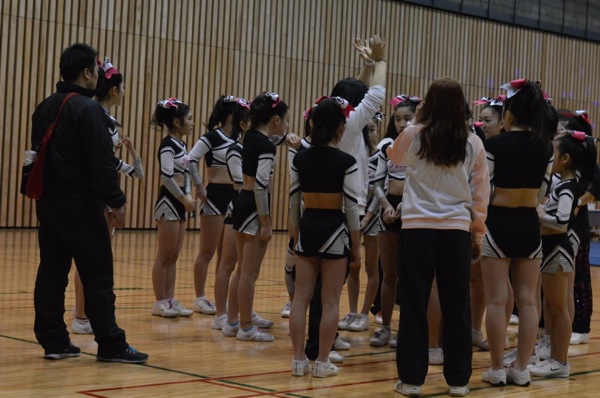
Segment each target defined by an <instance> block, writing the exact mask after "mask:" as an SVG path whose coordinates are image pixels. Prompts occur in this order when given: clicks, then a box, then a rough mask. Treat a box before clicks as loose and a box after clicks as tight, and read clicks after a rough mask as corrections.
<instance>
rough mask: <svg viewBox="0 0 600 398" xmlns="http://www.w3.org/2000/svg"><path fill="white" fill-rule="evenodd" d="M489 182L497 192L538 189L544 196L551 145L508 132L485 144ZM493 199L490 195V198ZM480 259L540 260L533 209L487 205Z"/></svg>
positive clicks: (525, 132)
mask: <svg viewBox="0 0 600 398" xmlns="http://www.w3.org/2000/svg"><path fill="white" fill-rule="evenodd" d="M485 149H486V157H487V162H488V169H489V173H490V182H491V184H492V185H493V187H497V188H532V189H539V194H538V198H539V199H540V201H541V200H542V198H543V197H545V196H546V194H547V191H548V187H549V185H550V177H551V172H552V162H553V156H552V154H553V149H552V145H551V144H549V143H545V142H543V141H540V140H536V139H535V138H534V137H533V134H532V133H531V132H528V131H507V132H504V133H502V134H499V135H497V136H494V137H491V138H489V139H487V140H486V141H485ZM492 195H493V194H492ZM485 224H486V226H487V232H486V234H485V236H484V238H483V245H482V255H483V256H486V257H496V258H541V257H542V238H541V234H540V220H539V218H538V215H537V211H536V209H535V208H534V207H531V208H529V207H516V208H511V207H501V206H494V205H489V207H488V216H487V219H486V222H485Z"/></svg>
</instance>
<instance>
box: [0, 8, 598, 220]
mask: <svg viewBox="0 0 600 398" xmlns="http://www.w3.org/2000/svg"><path fill="white" fill-rule="evenodd" d="M0 12H1V19H0V32H1V38H0V41H1V42H0V60H1V62H0V109H1V110H2V113H3V117H2V118H0V159H1V162H0V227H35V226H36V222H37V221H36V216H35V208H34V205H33V202H32V201H31V200H29V199H27V198H24V197H23V196H22V195H20V194H19V193H18V187H19V182H20V168H21V163H22V161H23V154H24V151H25V149H26V148H27V147H28V146H29V145H30V138H29V134H30V129H31V114H32V113H33V110H34V109H35V106H36V104H37V103H39V102H40V101H41V100H42V99H43V98H45V97H46V96H48V95H49V94H51V93H52V92H53V91H54V87H55V83H56V81H58V80H59V78H60V76H59V72H58V62H59V57H60V53H61V51H62V50H63V49H64V48H65V47H66V46H68V45H69V44H71V43H73V42H76V41H81V42H87V43H90V44H92V45H93V46H94V47H96V48H97V49H98V50H99V52H100V56H101V57H103V56H104V55H107V56H108V57H109V58H110V59H111V61H112V62H113V64H114V65H115V66H116V67H117V68H118V69H119V70H120V71H122V72H123V74H124V76H125V84H126V93H125V101H124V105H123V106H122V107H121V108H119V109H117V110H116V112H115V116H116V117H117V119H118V120H119V121H120V122H121V123H122V124H123V126H124V132H125V133H126V134H128V135H129V136H130V137H131V139H132V141H133V143H134V145H135V147H136V149H137V151H138V153H139V154H140V155H141V156H142V158H143V164H144V168H145V171H146V179H145V180H143V181H139V180H132V179H129V178H126V177H122V187H123V189H124V191H125V192H126V194H127V196H128V201H129V203H128V210H127V220H126V225H127V226H128V227H129V228H155V223H154V220H153V217H152V215H153V206H154V201H155V198H156V196H157V192H158V187H159V184H160V179H159V171H158V161H157V155H156V153H157V148H158V146H159V143H160V140H161V138H162V136H163V134H165V132H161V131H159V130H156V129H154V128H153V127H152V126H151V125H150V119H151V115H152V112H153V110H154V107H155V104H156V102H157V101H158V100H160V99H163V98H167V97H177V98H180V99H181V100H183V101H184V102H186V103H188V104H190V106H191V107H192V109H193V112H194V118H195V121H196V131H195V133H194V135H193V136H189V137H188V138H187V145H188V148H191V147H192V146H193V145H194V143H195V141H196V140H197V139H198V138H199V137H200V135H201V134H203V133H204V132H205V131H204V128H203V125H202V122H206V121H207V120H208V116H209V114H210V111H211V108H212V105H213V103H214V101H215V100H216V99H217V98H218V96H219V95H221V94H227V95H228V94H232V95H236V96H242V97H246V98H249V99H251V98H252V97H253V96H255V95H256V94H258V93H259V92H262V91H276V92H278V93H280V94H281V95H282V97H283V99H284V100H285V101H286V102H287V103H288V105H289V106H290V111H291V112H292V119H291V123H290V131H291V132H297V133H300V134H301V131H302V125H303V119H302V113H303V111H304V110H305V109H306V108H307V107H308V106H310V105H311V103H312V100H313V99H315V98H318V97H319V96H321V95H324V94H328V93H329V92H330V91H331V88H332V87H333V85H334V84H335V82H336V81H337V80H338V79H340V78H343V77H348V76H356V75H357V74H358V72H359V69H360V67H361V65H362V62H361V61H360V60H359V58H358V57H357V56H356V55H355V52H354V50H353V48H352V46H351V41H352V39H353V38H354V37H356V36H360V37H367V36H369V35H372V34H375V33H379V34H381V35H383V36H385V37H386V38H387V42H388V61H387V64H388V72H389V73H388V84H387V87H388V99H389V98H391V97H392V96H394V95H397V94H401V93H407V94H411V95H420V96H424V95H425V92H426V90H427V87H428V85H429V84H430V83H431V81H432V80H433V79H435V78H436V77H441V76H451V77H454V78H455V79H457V80H458V81H460V82H461V83H462V85H463V88H464V90H465V94H466V96H467V98H468V99H469V100H475V99H478V98H480V97H482V96H496V95H498V94H500V91H499V89H498V87H499V86H500V85H501V84H502V83H504V82H506V81H508V80H512V79H514V78H520V77H526V78H530V79H539V80H541V81H542V82H543V87H544V90H545V91H547V92H548V93H550V94H551V96H552V97H553V98H554V105H555V106H556V107H557V108H569V109H572V110H575V109H586V110H588V112H589V114H590V116H591V119H592V120H597V118H598V117H600V115H599V114H598V94H599V93H598V87H599V79H600V68H598V67H597V66H598V49H599V45H598V44H597V43H594V42H589V41H583V40H578V39H573V38H566V37H560V36H557V35H554V34H550V33H542V32H539V31H534V30H528V29H525V28H518V27H513V26H509V25H506V24H501V23H497V22H490V21H486V20H483V19H475V18H471V17H465V16H461V15H457V14H451V13H446V12H443V11H437V10H433V9H429V8H423V7H419V6H414V5H408V4H406V3H400V2H394V1H389V0H322V1H312V0H296V1H285V0H243V1H242V0H228V1H212V0H211V1H209V0H143V1H142V0H124V1H116V0H103V1H94V2H91V1H83V0H79V1H77V0H56V1H50V0H43V1H40V0H0ZM389 111H390V109H389V106H387V105H386V107H385V109H384V112H387V113H389ZM382 130H383V127H382ZM122 156H123V158H124V160H126V161H127V160H128V157H127V154H126V153H125V150H123V153H122ZM129 160H131V159H129ZM288 178H289V177H288V173H287V150H286V148H280V149H278V162H277V166H276V175H275V186H274V187H275V189H274V195H273V225H274V228H275V229H279V230H282V229H286V228H287V208H288V205H287V187H288ZM189 226H190V228H199V221H198V219H196V220H191V221H190V225H189Z"/></svg>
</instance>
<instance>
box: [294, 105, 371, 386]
mask: <svg viewBox="0 0 600 398" xmlns="http://www.w3.org/2000/svg"><path fill="white" fill-rule="evenodd" d="M351 110H352V106H351V105H350V104H349V103H348V102H347V101H346V100H344V99H342V98H339V97H336V98H327V97H323V98H321V99H319V100H318V101H317V106H316V108H315V109H314V110H313V112H312V119H311V120H312V122H313V124H312V129H311V139H312V140H311V143H312V145H313V146H312V147H311V148H309V149H307V150H305V151H302V152H301V153H299V154H298V155H297V156H296V157H295V158H294V161H293V166H292V169H291V170H292V171H291V173H292V179H291V184H290V195H291V196H290V217H291V224H292V231H293V234H294V242H295V243H296V244H295V251H296V253H295V254H296V291H295V294H294V301H293V302H292V310H291V313H290V335H291V337H292V346H293V348H294V359H293V360H292V364H291V368H292V375H294V376H303V375H305V374H307V373H309V372H311V366H310V364H309V360H308V358H307V357H306V354H305V352H304V335H305V327H306V310H307V308H308V304H309V302H310V300H311V297H312V295H313V292H314V286H315V282H316V279H317V276H318V274H319V273H321V277H322V284H323V288H322V291H321V302H322V306H323V312H322V317H321V327H320V331H319V355H318V357H317V359H316V361H315V367H314V369H312V374H313V376H314V377H328V376H334V375H336V374H337V373H338V368H337V367H336V366H335V365H333V364H331V362H330V360H329V352H330V350H331V346H332V345H333V342H334V339H335V335H336V323H337V318H338V314H339V299H340V295H341V291H342V287H343V284H344V277H345V271H346V267H347V262H348V254H350V266H351V267H358V266H359V264H360V240H359V217H358V206H357V196H358V194H359V191H360V189H359V187H360V184H359V181H358V174H357V165H356V160H355V159H354V158H353V157H352V156H350V155H348V154H346V153H344V152H342V151H341V150H339V149H337V148H335V144H336V143H337V142H339V141H340V139H341V136H342V135H343V132H344V126H345V123H346V118H347V117H348V114H349V112H350V111H351ZM301 197H302V199H303V201H304V207H305V210H304V213H303V215H302V217H301V218H300V202H301ZM342 205H343V209H344V211H342ZM349 238H350V239H349ZM350 245H351V246H350ZM350 247H351V249H350Z"/></svg>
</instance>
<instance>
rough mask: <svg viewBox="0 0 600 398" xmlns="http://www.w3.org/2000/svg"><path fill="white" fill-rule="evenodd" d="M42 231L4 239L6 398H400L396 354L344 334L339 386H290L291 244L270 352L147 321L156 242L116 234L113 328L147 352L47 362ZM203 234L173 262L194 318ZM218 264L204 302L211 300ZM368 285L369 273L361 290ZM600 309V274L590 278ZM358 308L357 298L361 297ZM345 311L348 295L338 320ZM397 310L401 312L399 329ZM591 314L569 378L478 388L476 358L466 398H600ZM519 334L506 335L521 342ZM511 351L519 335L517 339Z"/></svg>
mask: <svg viewBox="0 0 600 398" xmlns="http://www.w3.org/2000/svg"><path fill="white" fill-rule="evenodd" d="M36 232H37V231H35V230H6V229H5V230H0V270H1V275H2V278H1V279H0V311H1V317H0V396H2V397H38V396H51V397H82V396H83V397H85V396H88V397H110V398H116V397H224V398H225V397H238V398H240V397H279V398H283V397H371V396H377V397H399V396H400V395H399V394H398V393H395V392H394V390H393V388H394V383H395V382H396V381H397V375H396V367H395V359H394V358H395V352H394V351H393V350H392V349H390V348H389V347H387V348H373V347H370V346H369V339H370V337H371V335H372V334H373V331H374V330H375V326H374V319H373V318H371V323H372V324H373V326H371V329H370V330H369V332H362V333H353V332H346V331H342V332H341V335H342V337H343V338H345V339H346V340H348V341H349V342H351V343H352V349H351V350H349V351H342V352H341V353H342V354H343V355H345V356H346V361H345V363H344V364H342V365H341V366H340V374H339V375H338V376H337V377H330V378H326V379H315V378H312V377H310V376H305V377H292V376H291V375H290V360H291V358H292V348H291V343H290V340H289V336H288V325H287V320H285V319H282V318H281V317H280V315H279V311H280V310H281V307H282V306H283V305H284V304H285V303H286V301H287V292H286V288H285V283H284V278H283V264H284V257H285V246H286V234H284V233H278V234H275V236H274V239H273V240H272V242H271V245H270V247H269V251H268V252H267V256H266V259H265V263H264V265H263V268H262V272H261V275H260V278H259V280H258V283H257V289H256V300H255V309H256V310H257V311H258V312H259V313H260V314H261V315H262V316H263V317H266V318H269V319H271V320H273V321H274V322H275V326H274V327H273V329H272V332H273V333H274V335H275V338H276V340H275V342H273V343H256V342H241V341H237V340H236V339H234V338H226V337H224V336H223V335H222V334H221V332H220V331H217V330H212V329H211V328H210V324H211V322H212V316H207V315H201V314H194V315H193V316H192V317H190V318H179V319H162V318H159V317H155V316H152V315H151V314H150V310H151V307H152V303H153V300H154V298H153V292H152V281H151V269H152V264H153V262H154V255H155V245H156V232H154V231H118V232H117V235H116V237H115V242H114V252H115V290H116V294H117V318H118V323H119V325H120V326H121V327H122V328H123V329H125V331H126V332H127V336H128V341H129V343H130V344H132V345H133V346H134V347H136V348H137V349H139V350H140V351H144V352H147V353H149V354H150V360H149V361H148V363H147V364H144V365H129V364H109V363H101V362H98V361H97V360H96V359H95V353H96V344H95V342H94V341H93V337H92V336H90V335H72V336H71V338H72V341H73V343H74V344H76V345H78V346H79V347H81V349H82V351H83V354H82V355H81V357H80V358H70V359H64V360H60V361H48V360H44V359H43V358H42V355H43V350H42V349H41V347H40V346H39V345H38V343H37V342H36V340H35V337H34V334H33V316H34V310H33V287H34V281H35V275H36V270H37V262H38V248H37V240H36V239H37V233H36ZM197 242H198V232H197V231H193V232H189V233H188V235H187V236H186V241H185V244H184V247H183V250H182V253H181V256H180V259H179V262H178V275H177V287H176V292H177V298H178V299H179V300H180V301H181V302H182V303H183V304H184V305H186V306H188V307H190V308H191V304H192V300H193V298H194V289H193V280H192V276H193V262H194V259H195V256H196V250H197V244H198V243H197ZM214 262H215V261H214V260H213V263H212V264H211V267H210V270H209V281H208V284H207V288H208V296H209V297H210V298H213V294H212V293H213V289H212V286H211V285H212V282H213V280H214ZM365 278H366V276H365V275H364V274H363V275H362V282H363V285H362V286H363V288H364V282H365ZM592 280H593V287H594V292H595V293H596V294H595V299H596V303H599V302H600V282H599V281H600V270H599V269H598V268H595V267H593V268H592ZM359 300H362V296H361V298H360V299H359ZM73 303H74V296H73V291H72V289H71V287H70V286H69V288H68V290H67V300H66V308H67V311H66V313H65V322H66V323H67V325H68V327H69V329H70V323H71V309H72V308H73ZM347 312H348V303H347V294H346V291H345V290H344V293H343V296H342V301H341V310H340V314H341V316H344V315H345V314H346V313H347ZM397 320H398V312H397V311H396V312H395V313H394V323H393V325H396V327H397ZM598 321H599V318H598V316H597V315H596V314H594V318H593V321H592V333H591V339H590V342H589V344H584V345H580V346H571V348H570V350H569V353H570V363H571V373H572V374H571V377H570V378H569V379H539V378H535V379H534V380H533V382H532V384H531V386H530V387H529V388H520V387H516V386H507V387H502V388H492V387H490V386H489V385H488V384H486V383H483V382H482V381H481V374H482V372H483V371H484V370H485V369H487V367H488V366H489V354H488V353H485V352H475V353H474V358H473V376H472V378H471V382H470V386H471V393H470V395H469V396H470V397H544V398H549V397H558V396H561V397H562V396H577V397H597V396H599V395H600V393H599V392H598V390H597V388H598V387H597V385H598V384H599V383H600V332H599V329H600V325H599V323H598ZM515 332H516V330H515V327H511V329H510V333H511V334H512V336H514V334H515ZM511 343H512V344H513V345H514V344H515V340H514V337H513V338H511ZM447 389H448V387H447V386H446V384H445V382H444V379H443V376H442V368H441V367H440V366H430V368H429V375H428V376H427V380H426V384H425V386H424V388H423V395H424V396H428V397H435V396H445V395H446V394H447V391H448V390H447Z"/></svg>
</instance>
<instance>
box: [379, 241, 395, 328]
mask: <svg viewBox="0 0 600 398" xmlns="http://www.w3.org/2000/svg"><path fill="white" fill-rule="evenodd" d="M398 239H399V238H398V233H397V232H391V231H386V232H380V233H379V235H377V240H378V242H379V254H380V258H381V267H382V268H383V282H382V283H381V317H382V320H383V326H387V327H390V325H391V324H392V312H393V311H394V303H395V302H396V283H397V281H398Z"/></svg>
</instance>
